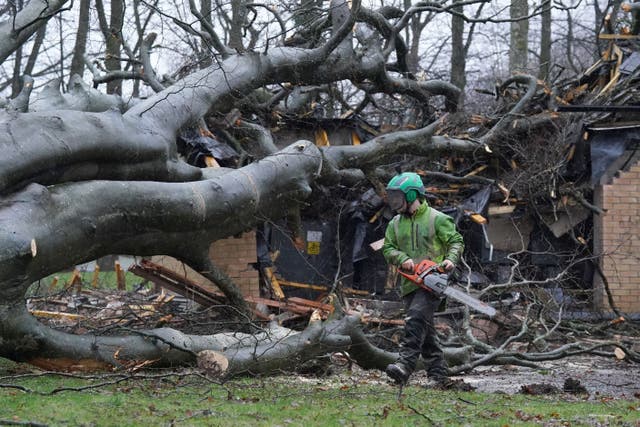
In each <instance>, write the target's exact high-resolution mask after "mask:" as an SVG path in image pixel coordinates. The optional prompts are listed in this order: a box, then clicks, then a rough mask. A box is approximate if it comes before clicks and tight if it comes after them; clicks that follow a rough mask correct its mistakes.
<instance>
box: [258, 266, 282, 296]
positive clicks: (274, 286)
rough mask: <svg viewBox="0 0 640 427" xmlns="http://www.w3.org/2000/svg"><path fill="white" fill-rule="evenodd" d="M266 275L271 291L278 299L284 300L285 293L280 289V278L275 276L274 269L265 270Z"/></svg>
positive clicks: (267, 268) (266, 268)
mask: <svg viewBox="0 0 640 427" xmlns="http://www.w3.org/2000/svg"><path fill="white" fill-rule="evenodd" d="M262 271H263V272H264V274H265V275H266V276H267V280H268V281H269V284H270V285H271V290H273V293H274V294H275V296H276V297H278V298H280V299H282V298H284V292H282V288H281V287H280V283H279V282H278V278H277V277H276V275H275V274H273V269H272V268H271V267H265V268H264V269H263V270H262Z"/></svg>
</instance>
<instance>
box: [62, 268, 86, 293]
mask: <svg viewBox="0 0 640 427" xmlns="http://www.w3.org/2000/svg"><path fill="white" fill-rule="evenodd" d="M74 286H75V287H77V288H78V290H81V289H82V277H80V270H78V269H77V268H76V269H74V270H73V273H72V274H71V279H69V283H67V286H66V289H70V288H72V287H74Z"/></svg>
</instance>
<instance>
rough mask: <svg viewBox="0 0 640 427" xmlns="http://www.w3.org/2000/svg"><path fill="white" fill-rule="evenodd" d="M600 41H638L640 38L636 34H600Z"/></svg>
mask: <svg viewBox="0 0 640 427" xmlns="http://www.w3.org/2000/svg"><path fill="white" fill-rule="evenodd" d="M598 38H599V39H600V40H637V39H639V38H640V36H637V35H635V34H598Z"/></svg>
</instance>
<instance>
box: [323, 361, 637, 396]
mask: <svg viewBox="0 0 640 427" xmlns="http://www.w3.org/2000/svg"><path fill="white" fill-rule="evenodd" d="M338 377H340V379H341V380H342V381H346V382H348V381H354V380H355V381H366V382H380V383H381V384H390V383H391V382H390V380H389V379H388V378H387V376H386V375H385V374H384V373H382V372H380V371H377V370H371V371H364V370H361V369H359V368H358V367H353V368H352V369H351V371H343V372H340V373H339V374H338ZM452 378H454V379H462V380H464V381H465V382H466V383H467V384H470V385H472V386H473V387H475V388H476V391H479V392H487V393H507V394H516V393H528V394H531V393H532V392H533V393H536V392H539V393H536V394H555V393H557V394H558V395H562V396H565V397H566V398H572V397H573V396H575V397H579V398H580V399H590V400H591V399H593V400H600V399H607V398H615V399H625V400H638V399H640V365H638V364H635V363H628V362H625V361H621V360H617V359H613V358H611V359H607V358H603V357H598V356H593V357H571V358H566V359H562V360H556V361H550V362H542V363H540V368H538V369H532V368H525V367H520V366H513V365H505V366H481V367H478V368H476V369H475V370H474V371H473V372H471V373H468V374H465V375H461V376H455V377H452ZM568 379H569V380H570V381H571V380H574V381H573V385H574V386H575V385H576V384H577V385H579V386H582V387H583V390H582V392H576V391H575V390H573V391H572V390H569V391H565V390H564V389H565V382H566V381H567V380H568ZM315 380H316V381H317V379H315ZM332 380H333V381H335V380H336V378H333V379H332ZM576 381H577V382H576ZM409 384H410V385H422V386H426V387H431V386H433V382H431V381H430V380H429V379H428V378H427V376H426V374H425V373H424V372H416V373H414V375H413V376H412V377H411V378H410V380H409ZM585 391H586V393H585Z"/></svg>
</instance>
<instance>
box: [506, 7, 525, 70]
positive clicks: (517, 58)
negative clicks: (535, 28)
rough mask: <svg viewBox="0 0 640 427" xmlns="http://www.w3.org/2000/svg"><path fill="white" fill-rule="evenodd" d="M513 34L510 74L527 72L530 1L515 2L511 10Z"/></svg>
mask: <svg viewBox="0 0 640 427" xmlns="http://www.w3.org/2000/svg"><path fill="white" fill-rule="evenodd" d="M509 13H510V17H511V19H512V20H513V21H512V22H511V34H510V42H509V74H510V75H514V74H516V73H522V72H527V65H528V54H529V20H528V19H527V18H526V16H527V15H528V13H529V4H528V0H513V1H512V2H511V6H510V8H509Z"/></svg>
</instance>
